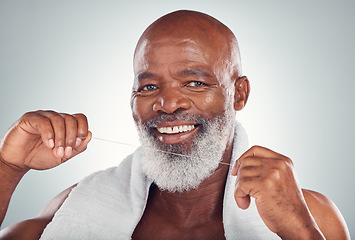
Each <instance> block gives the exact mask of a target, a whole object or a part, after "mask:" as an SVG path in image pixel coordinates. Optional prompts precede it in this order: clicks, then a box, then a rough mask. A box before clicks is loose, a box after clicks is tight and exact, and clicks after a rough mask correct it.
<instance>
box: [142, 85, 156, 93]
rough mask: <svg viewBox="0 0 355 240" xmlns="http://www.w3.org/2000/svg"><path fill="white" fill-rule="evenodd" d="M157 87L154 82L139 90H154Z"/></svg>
mask: <svg viewBox="0 0 355 240" xmlns="http://www.w3.org/2000/svg"><path fill="white" fill-rule="evenodd" d="M155 89H157V86H155V85H153V84H148V85H145V86H143V87H142V88H140V89H139V90H138V91H139V92H142V91H153V90H155Z"/></svg>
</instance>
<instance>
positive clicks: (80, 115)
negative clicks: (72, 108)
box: [74, 113, 87, 120]
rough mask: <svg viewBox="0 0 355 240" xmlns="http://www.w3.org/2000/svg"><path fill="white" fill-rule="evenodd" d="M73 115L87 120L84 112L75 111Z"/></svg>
mask: <svg viewBox="0 0 355 240" xmlns="http://www.w3.org/2000/svg"><path fill="white" fill-rule="evenodd" d="M74 116H75V117H76V118H80V119H84V120H87V117H86V116H85V114H83V113H75V114H74Z"/></svg>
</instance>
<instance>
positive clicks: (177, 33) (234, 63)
mask: <svg viewBox="0 0 355 240" xmlns="http://www.w3.org/2000/svg"><path fill="white" fill-rule="evenodd" d="M164 41H165V42H166V41H170V42H174V41H176V42H177V43H178V42H181V41H185V42H188V41H190V42H193V43H195V44H197V45H199V46H200V50H201V52H203V54H204V55H206V57H208V56H213V57H214V58H215V59H216V64H218V65H219V66H222V68H223V70H222V71H223V72H224V73H228V75H230V77H232V78H238V77H240V76H241V75H242V73H241V63H240V54H239V47H238V42H237V40H236V38H235V36H234V34H233V33H232V31H231V30H230V29H229V28H228V27H226V26H225V25H224V24H223V23H221V22H220V21H218V20H217V19H215V18H213V17H211V16H209V15H207V14H204V13H200V12H196V11H187V10H181V11H176V12H172V13H169V14H167V15H165V16H163V17H161V18H159V19H158V20H156V21H155V22H153V23H152V24H151V25H150V26H149V27H148V28H147V29H146V30H145V31H144V33H143V34H142V36H141V37H140V39H139V41H138V44H137V47H136V50H135V56H134V64H135V65H136V61H137V57H138V58H139V57H141V56H142V54H144V53H143V52H145V51H146V48H147V47H151V46H150V43H152V42H164ZM135 70H136V68H135Z"/></svg>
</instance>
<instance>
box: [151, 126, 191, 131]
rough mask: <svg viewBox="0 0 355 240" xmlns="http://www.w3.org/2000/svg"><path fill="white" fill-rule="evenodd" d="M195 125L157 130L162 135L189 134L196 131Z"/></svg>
mask: <svg viewBox="0 0 355 240" xmlns="http://www.w3.org/2000/svg"><path fill="white" fill-rule="evenodd" d="M194 128H195V126H194V125H183V126H175V127H160V128H157V130H158V132H160V133H180V132H187V131H191V130H192V129H194Z"/></svg>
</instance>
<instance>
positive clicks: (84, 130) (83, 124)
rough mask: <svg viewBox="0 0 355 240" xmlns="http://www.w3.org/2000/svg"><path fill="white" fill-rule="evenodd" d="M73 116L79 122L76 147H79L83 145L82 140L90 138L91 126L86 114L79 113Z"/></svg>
mask: <svg viewBox="0 0 355 240" xmlns="http://www.w3.org/2000/svg"><path fill="white" fill-rule="evenodd" d="M73 116H74V117H75V118H76V120H77V128H78V130H77V139H76V143H75V146H76V147H78V146H79V145H80V144H81V142H82V140H83V139H85V138H86V137H87V136H88V131H89V124H88V120H87V118H86V116H85V115H84V114H82V113H77V114H74V115H73ZM90 139H91V138H90ZM89 141H90V140H89Z"/></svg>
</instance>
